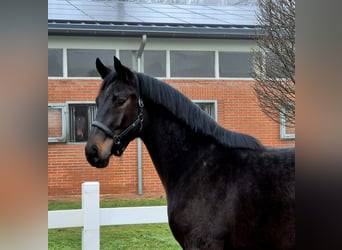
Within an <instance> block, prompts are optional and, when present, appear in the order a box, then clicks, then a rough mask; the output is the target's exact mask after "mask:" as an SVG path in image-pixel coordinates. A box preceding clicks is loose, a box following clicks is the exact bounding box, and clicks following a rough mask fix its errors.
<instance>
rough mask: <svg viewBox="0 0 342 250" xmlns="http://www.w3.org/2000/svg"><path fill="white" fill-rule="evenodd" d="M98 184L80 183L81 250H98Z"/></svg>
mask: <svg viewBox="0 0 342 250" xmlns="http://www.w3.org/2000/svg"><path fill="white" fill-rule="evenodd" d="M99 191H100V188H99V183H98V182H95V181H94V182H84V183H82V210H83V223H84V225H83V231H82V250H99V249H100V195H99V193H100V192H99Z"/></svg>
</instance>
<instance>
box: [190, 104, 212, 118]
mask: <svg viewBox="0 0 342 250" xmlns="http://www.w3.org/2000/svg"><path fill="white" fill-rule="evenodd" d="M195 103H196V104H197V105H198V106H199V107H200V108H201V109H202V110H204V111H205V112H206V113H207V114H208V115H210V116H211V118H213V119H214V120H216V117H215V104H214V103H212V102H195Z"/></svg>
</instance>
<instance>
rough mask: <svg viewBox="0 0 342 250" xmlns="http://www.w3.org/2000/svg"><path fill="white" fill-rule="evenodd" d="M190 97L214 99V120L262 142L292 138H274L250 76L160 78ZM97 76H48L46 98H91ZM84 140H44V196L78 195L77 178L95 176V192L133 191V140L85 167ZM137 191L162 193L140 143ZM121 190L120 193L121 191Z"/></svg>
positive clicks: (276, 132)
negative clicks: (105, 162)
mask: <svg viewBox="0 0 342 250" xmlns="http://www.w3.org/2000/svg"><path fill="white" fill-rule="evenodd" d="M166 82H168V83H169V84H171V85H172V86H174V87H175V88H177V89H179V90H180V91H181V92H183V93H184V94H185V95H186V96H188V97H189V98H190V99H193V100H217V104H218V112H217V113H218V123H219V124H220V125H221V126H223V127H226V128H228V129H230V130H234V131H238V132H242V133H247V134H250V135H252V136H254V137H256V138H258V139H259V140H260V141H261V142H262V143H263V144H264V145H267V146H276V147H280V146H293V145H294V140H280V129H279V124H277V123H275V122H273V121H271V120H270V119H268V118H267V117H266V116H265V115H264V114H263V113H262V112H261V110H260V109H259V107H258V106H257V99H256V97H255V96H254V93H253V90H252V84H253V81H243V80H240V81H239V80H179V79H177V80H166ZM100 84H101V81H100V80H80V79H66V80H65V79H64V80H56V79H49V93H48V95H49V103H65V102H66V101H94V100H95V97H96V95H97V93H98V88H99V86H100ZM84 146H85V144H84V143H82V144H79V143H77V144H76V143H49V145H48V195H49V197H50V198H53V197H56V196H68V195H80V194H81V190H80V188H81V183H82V182H84V181H99V182H100V190H101V194H113V195H121V197H124V196H125V195H126V196H127V197H128V196H129V195H131V194H136V193H137V189H138V184H137V159H136V147H137V144H136V141H134V142H132V143H131V144H130V145H129V146H128V148H127V149H126V151H125V153H124V154H123V156H122V157H120V158H117V157H112V159H111V162H110V164H109V166H108V167H107V168H104V169H96V168H93V167H91V166H90V165H89V164H88V163H87V161H86V159H85V156H84ZM143 192H144V194H145V195H150V196H160V195H164V190H163V187H162V185H161V182H160V180H159V177H158V175H157V173H156V171H155V169H154V167H153V164H152V162H151V159H150V158H149V155H148V153H147V151H146V149H145V148H144V147H143ZM122 195H123V196H122Z"/></svg>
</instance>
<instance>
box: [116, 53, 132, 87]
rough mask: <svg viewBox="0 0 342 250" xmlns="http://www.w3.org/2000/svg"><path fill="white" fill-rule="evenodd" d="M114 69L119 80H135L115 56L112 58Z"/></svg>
mask: <svg viewBox="0 0 342 250" xmlns="http://www.w3.org/2000/svg"><path fill="white" fill-rule="evenodd" d="M114 69H115V71H116V73H118V76H119V77H120V78H121V79H124V80H126V81H128V82H132V81H134V80H135V77H134V73H133V72H132V71H131V70H130V69H129V68H127V67H126V66H124V65H122V64H121V62H120V60H119V59H118V58H117V57H116V56H114Z"/></svg>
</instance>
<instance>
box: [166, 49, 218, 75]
mask: <svg viewBox="0 0 342 250" xmlns="http://www.w3.org/2000/svg"><path fill="white" fill-rule="evenodd" d="M170 66H171V77H214V76H215V70H214V52H211V51H171V52H170Z"/></svg>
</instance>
